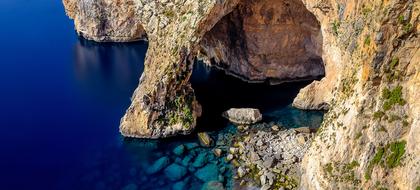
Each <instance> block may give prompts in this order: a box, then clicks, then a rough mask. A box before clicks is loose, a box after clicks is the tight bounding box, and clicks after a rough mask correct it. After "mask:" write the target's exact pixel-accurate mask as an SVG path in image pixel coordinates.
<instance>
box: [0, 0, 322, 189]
mask: <svg viewBox="0 0 420 190" xmlns="http://www.w3.org/2000/svg"><path fill="white" fill-rule="evenodd" d="M0 23H1V30H0V108H1V109H0V134H1V137H0V189H5V190H11V189H43V190H49V189H59V190H66V189H89V190H92V189H125V190H129V189H132V190H134V189H171V188H173V187H174V184H176V183H178V182H179V181H185V182H186V185H187V186H184V187H185V188H188V189H197V188H201V185H203V183H204V182H203V181H199V180H197V179H196V177H194V172H195V170H197V168H192V169H191V168H188V173H187V174H186V176H184V177H183V178H182V179H181V180H175V181H174V180H171V179H168V178H167V177H166V175H165V172H164V171H161V172H158V173H155V174H148V173H147V172H146V170H147V169H148V168H149V167H150V166H151V165H152V164H153V163H154V162H155V161H156V160H157V159H159V158H162V157H168V158H169V159H170V160H171V163H172V162H176V161H179V160H180V159H181V158H180V157H177V156H175V155H174V154H173V149H174V148H175V147H177V146H178V145H180V144H187V143H192V144H194V143H197V138H196V135H195V134H192V135H190V136H185V137H178V138H171V139H165V140H159V141H156V140H155V141H148V140H136V139H125V138H123V137H121V135H120V134H119V131H118V126H119V122H120V118H121V117H122V116H123V114H124V112H125V110H126V109H127V107H128V106H129V105H130V97H131V95H132V93H133V91H134V89H135V88H136V86H137V85H138V81H139V77H140V75H141V73H142V71H143V62H144V57H145V53H146V51H147V43H146V42H135V43H101V44H99V43H95V42H91V41H87V40H84V39H81V38H78V37H77V35H76V33H75V32H74V27H73V23H72V21H71V20H70V19H68V18H67V16H66V15H65V12H64V8H63V6H62V3H61V1H59V0H1V1H0ZM191 82H192V84H193V87H194V89H195V91H196V93H197V99H198V100H199V101H200V102H201V103H202V105H203V114H204V115H203V118H201V119H200V122H199V125H198V126H197V131H208V132H210V134H211V135H212V136H217V135H218V134H225V133H226V134H234V133H235V128H234V126H232V125H230V124H229V123H228V122H227V121H226V120H224V119H223V118H222V117H221V116H220V114H221V112H222V111H224V110H226V109H228V108H231V107H256V108H259V109H261V111H262V112H263V114H264V121H265V122H274V123H278V124H281V125H282V126H285V127H300V126H310V127H317V126H319V124H320V122H321V120H322V115H323V114H322V113H321V112H306V111H300V110H297V109H294V108H292V107H290V104H291V102H292V100H293V98H294V97H295V96H296V94H297V93H298V91H299V89H300V88H302V87H303V86H305V85H307V84H308V83H309V81H308V82H300V83H290V84H283V85H277V86H269V85H265V84H247V83H244V82H242V81H240V80H239V79H236V78H232V77H230V76H227V75H225V74H224V72H222V71H218V70H214V69H211V68H209V67H207V66H205V65H203V64H201V63H199V62H197V63H196V65H195V68H194V72H193V76H192V78H191ZM190 145H191V144H190ZM190 152H191V153H184V154H186V155H183V157H187V156H191V157H192V158H194V157H195V156H197V155H199V154H201V153H205V154H207V153H208V155H209V156H210V155H212V154H211V149H209V148H197V149H195V150H194V151H190ZM210 157H211V156H210ZM212 159H213V161H214V163H217V164H218V166H221V165H223V164H226V167H227V168H229V165H228V164H227V163H223V161H221V160H218V159H217V158H213V157H212ZM230 175H231V173H230V172H229V171H227V172H225V173H224V174H223V179H222V180H223V181H224V183H225V184H226V185H227V186H228V183H229V182H230V179H229V177H230ZM178 185H179V183H178ZM181 185H182V184H181ZM184 185H185V184H184ZM177 187H180V186H177Z"/></svg>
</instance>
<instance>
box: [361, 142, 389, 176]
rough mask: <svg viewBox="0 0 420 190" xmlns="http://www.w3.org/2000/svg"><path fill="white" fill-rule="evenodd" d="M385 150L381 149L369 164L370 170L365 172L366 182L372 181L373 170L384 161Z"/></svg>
mask: <svg viewBox="0 0 420 190" xmlns="http://www.w3.org/2000/svg"><path fill="white" fill-rule="evenodd" d="M384 152H385V150H384V148H382V147H381V148H379V149H378V151H376V154H375V156H374V157H373V159H372V160H371V161H370V162H369V165H368V168H367V170H366V172H365V179H366V180H370V178H371V174H372V170H373V167H374V166H375V165H377V164H379V162H380V161H381V160H382V156H383V155H384Z"/></svg>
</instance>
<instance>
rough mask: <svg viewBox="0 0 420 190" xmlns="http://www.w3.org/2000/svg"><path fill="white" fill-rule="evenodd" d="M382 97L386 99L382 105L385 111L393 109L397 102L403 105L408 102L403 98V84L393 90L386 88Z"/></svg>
mask: <svg viewBox="0 0 420 190" xmlns="http://www.w3.org/2000/svg"><path fill="white" fill-rule="evenodd" d="M388 91H389V92H388ZM384 92H386V93H384ZM382 97H383V98H384V99H386V101H385V102H384V104H383V106H382V108H383V109H384V110H385V111H387V110H389V109H391V108H392V106H394V105H395V104H399V105H401V106H403V105H405V104H406V101H405V100H404V99H403V98H402V86H397V87H395V88H394V89H393V90H392V91H390V90H388V89H384V91H383V93H382Z"/></svg>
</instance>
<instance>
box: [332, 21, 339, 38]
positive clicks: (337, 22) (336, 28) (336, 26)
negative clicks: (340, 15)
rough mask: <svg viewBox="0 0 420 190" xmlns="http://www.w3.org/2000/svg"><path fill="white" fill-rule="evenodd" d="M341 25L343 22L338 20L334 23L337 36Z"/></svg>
mask: <svg viewBox="0 0 420 190" xmlns="http://www.w3.org/2000/svg"><path fill="white" fill-rule="evenodd" d="M340 25H341V23H340V22H339V21H337V20H336V21H334V22H333V23H332V30H333V32H334V34H335V35H336V36H337V35H338V30H339V29H340Z"/></svg>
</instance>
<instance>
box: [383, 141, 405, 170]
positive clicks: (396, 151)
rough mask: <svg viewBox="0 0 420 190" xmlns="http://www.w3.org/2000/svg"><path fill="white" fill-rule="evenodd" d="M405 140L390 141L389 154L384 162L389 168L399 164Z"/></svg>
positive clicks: (403, 151)
mask: <svg viewBox="0 0 420 190" xmlns="http://www.w3.org/2000/svg"><path fill="white" fill-rule="evenodd" d="M405 145H406V142H405V141H399V142H394V143H391V144H390V146H389V149H390V151H391V154H390V155H389V156H388V157H387V159H386V164H387V166H388V167H389V168H394V167H396V166H398V165H399V164H400V160H401V157H402V156H403V155H404V153H405Z"/></svg>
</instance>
